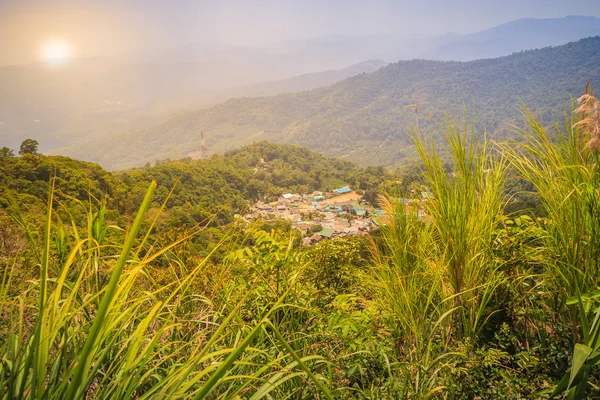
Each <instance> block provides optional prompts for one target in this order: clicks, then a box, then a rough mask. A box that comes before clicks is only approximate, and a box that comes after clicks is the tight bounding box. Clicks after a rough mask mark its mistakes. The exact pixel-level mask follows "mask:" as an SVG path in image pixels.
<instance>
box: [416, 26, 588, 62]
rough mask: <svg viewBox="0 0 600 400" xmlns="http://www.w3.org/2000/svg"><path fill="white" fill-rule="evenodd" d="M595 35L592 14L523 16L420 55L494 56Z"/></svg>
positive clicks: (443, 57) (444, 57)
mask: <svg viewBox="0 0 600 400" xmlns="http://www.w3.org/2000/svg"><path fill="white" fill-rule="evenodd" d="M597 35H600V19H598V18H594V17H586V16H575V15H570V16H567V17H564V18H546V19H536V18H523V19H518V20H515V21H511V22H508V23H506V24H502V25H498V26H495V27H493V28H490V29H486V30H484V31H481V32H476V33H473V34H470V35H465V36H460V37H458V38H455V39H453V40H451V41H450V42H449V43H445V44H442V45H440V46H438V47H437V48H435V49H433V50H431V51H428V52H426V53H425V54H424V55H423V58H425V59H435V60H452V61H471V60H478V59H482V58H495V57H501V56H505V55H508V54H511V53H515V52H519V51H522V50H529V49H539V48H543V47H547V46H557V45H562V44H566V43H569V42H572V41H577V40H580V39H582V38H587V37H591V36H597Z"/></svg>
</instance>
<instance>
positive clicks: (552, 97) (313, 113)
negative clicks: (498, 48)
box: [60, 37, 600, 169]
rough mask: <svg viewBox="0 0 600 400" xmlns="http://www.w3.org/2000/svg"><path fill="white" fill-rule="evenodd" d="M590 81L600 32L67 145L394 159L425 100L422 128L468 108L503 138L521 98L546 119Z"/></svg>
mask: <svg viewBox="0 0 600 400" xmlns="http://www.w3.org/2000/svg"><path fill="white" fill-rule="evenodd" d="M588 79H592V80H593V81H596V80H599V81H600V37H594V38H589V39H584V40H581V41H578V42H574V43H569V44H567V45H563V46H558V47H549V48H545V49H541V50H531V51H525V52H521V53H517V54H513V55H511V56H506V57H501V58H496V59H490V60H480V61H472V62H442V61H423V60H413V61H400V62H397V63H394V64H390V65H388V66H386V67H384V68H382V69H380V70H377V71H375V72H373V73H369V74H362V75H358V76H355V77H352V78H349V79H346V80H344V81H342V82H339V83H337V84H334V85H331V86H327V87H323V88H318V89H313V90H310V91H306V92H301V93H293V94H283V95H277V96H270V97H258V98H241V99H232V100H229V101H227V102H225V103H221V104H218V105H216V106H214V107H211V108H208V109H204V110H198V111H194V112H189V113H185V114H182V115H180V116H178V117H175V118H173V119H171V120H169V121H166V122H165V123H163V124H160V125H157V126H154V127H149V128H147V129H144V130H140V131H135V132H131V133H129V134H127V135H122V136H119V137H115V138H112V139H111V138H109V139H106V140H102V141H100V140H99V141H94V142H92V143H90V144H88V145H82V146H77V148H66V149H61V150H60V152H64V153H66V154H69V155H72V156H75V157H77V158H83V159H91V160H94V161H97V162H100V163H101V164H102V165H105V166H106V167H108V168H111V169H120V168H126V167H128V166H133V165H141V164H142V163H144V162H146V161H153V160H155V159H160V158H165V157H171V158H178V157H183V156H186V155H187V154H190V153H192V152H194V151H197V150H198V149H199V148H200V137H199V135H198V132H199V130H200V129H202V130H204V131H205V132H206V133H207V146H208V148H209V151H210V152H211V153H217V152H223V151H226V150H229V149H232V148H235V147H238V146H240V145H243V144H247V143H252V142H254V141H259V140H270V141H274V142H278V143H292V144H299V145H302V146H306V147H308V148H310V149H312V150H316V151H319V152H321V153H323V154H326V155H329V156H336V157H342V158H347V159H350V160H352V161H355V162H358V163H360V164H362V165H377V164H383V165H391V164H394V163H396V162H399V161H401V160H403V159H406V158H407V157H411V156H413V155H414V152H413V147H412V141H411V139H410V135H409V126H410V125H411V124H414V118H415V114H414V111H413V110H412V109H409V108H407V106H408V105H410V104H414V103H417V104H419V105H420V106H421V111H420V115H422V116H423V118H422V121H423V122H422V128H423V129H424V130H428V131H430V130H431V125H427V118H426V117H425V115H426V114H427V113H429V114H431V115H432V116H433V117H435V118H443V113H444V112H447V113H448V114H449V115H450V116H452V117H457V116H462V115H463V112H464V109H465V107H466V109H467V110H468V112H469V113H470V115H472V116H475V117H476V121H477V126H478V127H479V128H480V129H483V128H486V129H487V130H488V132H490V134H492V133H495V134H496V135H503V134H506V123H514V122H517V121H518V120H519V115H520V114H519V106H520V104H525V105H527V106H528V107H530V108H531V109H532V110H533V111H534V112H537V113H540V114H542V115H544V116H545V117H546V119H548V118H549V117H550V116H551V115H555V116H556V117H557V118H562V112H563V110H564V108H565V107H567V106H569V101H570V97H569V94H573V95H575V96H577V95H578V94H579V93H581V91H582V90H583V87H584V86H585V83H586V82H587V80H588ZM132 149H135V150H134V151H132Z"/></svg>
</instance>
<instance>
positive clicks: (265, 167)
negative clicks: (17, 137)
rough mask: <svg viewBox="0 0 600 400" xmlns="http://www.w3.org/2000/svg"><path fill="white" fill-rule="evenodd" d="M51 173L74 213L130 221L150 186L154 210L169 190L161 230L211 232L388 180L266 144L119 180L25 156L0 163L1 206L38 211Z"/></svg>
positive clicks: (86, 166)
mask: <svg viewBox="0 0 600 400" xmlns="http://www.w3.org/2000/svg"><path fill="white" fill-rule="evenodd" d="M54 173H56V177H57V181H56V191H57V195H56V196H57V198H58V199H59V200H60V201H62V202H65V204H70V205H72V206H73V207H74V209H79V208H80V207H79V206H76V204H80V203H82V202H83V204H87V202H88V201H89V200H90V199H98V200H103V201H105V202H106V205H107V207H108V209H109V210H114V211H117V212H118V214H121V215H129V214H130V213H131V212H132V211H133V210H132V207H133V205H135V204H139V202H140V201H141V200H142V199H143V197H144V194H145V189H146V187H147V183H148V182H149V181H150V180H155V181H156V182H157V183H158V188H157V191H156V195H155V198H154V200H155V203H154V206H155V207H160V205H161V203H162V202H163V201H165V199H166V198H167V196H168V194H169V191H170V190H171V189H173V188H174V190H173V193H172V195H171V197H170V198H169V202H168V203H167V205H166V212H165V215H166V217H165V221H167V222H166V223H167V224H169V225H173V226H194V225H195V224H197V223H198V222H200V221H203V220H205V219H208V218H211V217H215V219H214V224H215V225H222V224H225V223H228V222H231V221H232V220H233V216H234V214H235V213H239V212H244V211H247V208H248V206H249V204H251V203H254V202H255V201H257V200H263V201H270V200H271V199H273V198H274V199H276V198H277V197H279V196H280V195H282V194H283V193H286V192H289V191H292V192H299V193H311V192H313V191H315V190H319V191H325V192H326V191H331V190H333V189H335V188H336V187H340V186H344V185H350V186H352V187H353V188H356V189H358V190H361V191H365V190H369V189H371V190H372V189H375V188H377V186H378V185H379V184H380V183H381V182H382V181H383V180H384V179H385V178H386V176H387V174H386V173H385V172H384V171H383V169H381V168H380V169H377V168H368V169H363V168H360V167H358V166H356V164H354V163H352V162H349V161H342V160H337V159H333V158H328V157H324V156H322V155H320V154H317V153H315V152H312V151H310V150H308V149H306V148H302V147H300V146H294V145H288V146H285V145H277V144H273V143H268V142H260V143H255V144H252V145H250V146H245V147H242V148H239V149H236V150H233V151H231V152H228V153H226V154H224V155H213V156H212V157H210V158H208V159H206V160H195V161H194V160H191V159H189V158H187V159H182V160H162V161H159V162H157V163H155V165H153V166H151V165H149V164H148V165H146V166H145V167H144V168H136V169H130V170H125V171H121V172H118V173H109V172H107V171H105V170H104V169H102V168H101V167H100V166H99V165H98V164H94V163H88V162H83V161H79V160H74V159H70V158H68V157H62V156H43V155H35V156H34V155H26V156H22V157H18V158H3V159H2V162H0V188H2V192H1V194H2V198H3V199H6V200H8V199H13V200H14V201H15V203H16V204H20V205H21V207H25V208H24V210H27V211H29V210H36V209H41V208H43V202H42V201H41V199H44V198H45V196H47V193H48V183H49V181H50V179H51V177H52V176H53V174H54ZM6 206H8V203H7V202H6V201H3V202H2V203H0V208H1V207H6ZM118 214H117V213H112V214H111V215H114V216H116V215H118Z"/></svg>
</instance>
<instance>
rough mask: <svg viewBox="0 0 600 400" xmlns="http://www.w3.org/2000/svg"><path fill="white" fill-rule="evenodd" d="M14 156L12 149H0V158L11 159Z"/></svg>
mask: <svg viewBox="0 0 600 400" xmlns="http://www.w3.org/2000/svg"><path fill="white" fill-rule="evenodd" d="M14 156H15V152H14V151H12V149H9V148H8V147H6V146H4V147H2V148H1V149H0V158H13V157H14Z"/></svg>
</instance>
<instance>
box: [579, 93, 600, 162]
mask: <svg viewBox="0 0 600 400" xmlns="http://www.w3.org/2000/svg"><path fill="white" fill-rule="evenodd" d="M577 102H578V103H579V107H578V108H577V109H576V110H575V112H576V113H577V114H579V115H580V116H581V120H580V121H579V122H577V123H576V124H575V127H577V128H580V129H581V130H582V131H583V133H584V134H586V135H587V136H588V137H589V141H588V143H587V145H588V147H589V148H590V149H592V150H594V151H599V150H600V100H598V99H597V98H596V97H595V96H594V92H593V91H592V88H591V86H590V82H589V81H588V83H587V85H585V90H584V92H583V96H581V97H580V98H578V99H577Z"/></svg>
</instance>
